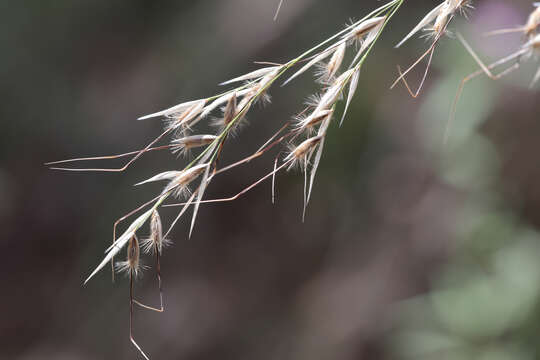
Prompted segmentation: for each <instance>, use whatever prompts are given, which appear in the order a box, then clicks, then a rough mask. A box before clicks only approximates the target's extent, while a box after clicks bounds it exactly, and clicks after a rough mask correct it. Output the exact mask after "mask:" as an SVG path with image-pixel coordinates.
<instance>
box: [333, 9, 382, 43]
mask: <svg viewBox="0 0 540 360" xmlns="http://www.w3.org/2000/svg"><path fill="white" fill-rule="evenodd" d="M385 20H386V16H379V17H374V18H371V19H368V20H366V21H362V22H361V23H360V24H358V25H357V26H355V27H354V28H352V29H351V31H350V32H348V33H347V34H345V35H344V36H343V38H344V39H346V40H347V41H352V42H355V43H357V44H359V45H362V43H363V41H364V39H365V38H366V37H367V35H368V34H369V33H371V32H372V31H373V30H374V29H376V28H377V27H379V26H380V25H382V24H383V23H384V21H385Z"/></svg>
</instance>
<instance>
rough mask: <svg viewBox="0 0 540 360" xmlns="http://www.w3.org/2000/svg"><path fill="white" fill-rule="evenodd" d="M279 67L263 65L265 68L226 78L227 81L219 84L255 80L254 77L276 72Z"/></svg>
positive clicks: (257, 77) (258, 77) (259, 77)
mask: <svg viewBox="0 0 540 360" xmlns="http://www.w3.org/2000/svg"><path fill="white" fill-rule="evenodd" d="M280 68H281V66H269V67H265V68H262V69H258V70H255V71H252V72H250V73H247V74H245V75H241V76H239V77H236V78H234V79H231V80H227V81H224V82H222V83H221V84H219V85H229V84H233V83H235V82H241V81H246V80H255V79H261V78H263V77H265V76H267V75H269V74H272V73H276V72H277V71H279V69H280Z"/></svg>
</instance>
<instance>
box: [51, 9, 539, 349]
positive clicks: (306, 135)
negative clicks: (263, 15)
mask: <svg viewBox="0 0 540 360" xmlns="http://www.w3.org/2000/svg"><path fill="white" fill-rule="evenodd" d="M282 3H283V1H280V2H279V6H278V10H277V12H276V17H277V15H278V12H279V9H280V8H281V7H282ZM403 3H404V0H392V1H390V2H388V3H387V4H385V5H383V6H381V7H379V8H377V9H375V10H374V11H372V12H371V13H369V14H368V15H367V16H365V17H364V18H362V19H361V20H359V21H356V22H353V23H352V24H350V25H348V26H346V28H345V29H343V30H341V31H339V32H337V33H336V34H335V35H333V36H331V37H330V38H328V39H326V40H324V41H322V42H321V43H319V44H317V45H316V46H314V47H313V48H311V49H309V50H307V51H305V52H303V53H302V54H301V55H299V56H297V57H295V58H293V59H292V60H290V61H288V62H286V63H284V64H278V63H271V62H268V63H258V64H259V65H260V68H259V69H257V70H255V71H252V72H249V73H246V74H243V75H240V76H238V77H236V78H234V79H230V80H227V81H225V82H222V83H221V84H220V85H222V86H231V85H233V84H234V86H233V87H231V88H230V89H228V90H225V91H223V92H220V93H218V94H216V95H212V96H209V97H206V98H203V99H195V100H190V101H185V102H182V103H180V104H178V105H175V106H172V107H170V108H168V109H165V110H161V111H158V112H155V113H152V114H149V115H146V116H143V117H140V118H139V119H138V120H147V119H152V118H162V119H163V120H164V130H163V132H162V133H161V134H160V135H159V136H157V137H156V138H155V139H154V140H152V141H150V142H149V143H148V144H147V145H146V146H145V147H144V148H142V149H141V150H138V151H134V152H129V153H125V154H120V155H113V156H104V157H103V156H102V157H91V158H77V159H70V160H63V161H58V162H53V163H49V164H48V165H55V166H58V164H63V163H71V162H78V161H91V160H103V159H115V158H125V157H129V160H128V161H127V162H126V163H125V165H124V166H122V167H120V168H65V167H63V168H61V167H53V169H58V170H65V171H99V172H122V171H124V170H125V169H127V168H128V167H129V166H131V165H132V164H133V163H134V162H135V161H137V159H139V158H140V157H141V156H142V155H144V154H146V153H149V152H152V151H159V150H167V149H168V150H170V151H171V152H172V153H174V154H175V155H178V156H179V157H186V155H188V154H189V153H191V152H196V154H195V155H191V156H192V157H193V160H191V161H189V162H187V164H186V165H185V166H184V167H183V168H180V169H178V168H177V167H176V165H175V166H174V168H173V170H167V171H162V172H159V173H158V174H156V175H155V176H153V177H151V178H149V179H147V180H144V181H141V182H139V183H137V184H136V185H137V186H142V185H144V184H147V183H150V182H166V185H165V186H164V187H163V190H162V191H161V192H160V193H158V194H156V196H155V197H154V198H153V199H151V200H149V201H147V202H145V203H144V204H142V205H141V206H139V207H137V208H136V209H134V210H132V211H130V212H129V213H127V214H125V215H124V216H122V217H120V218H119V219H118V220H117V221H116V222H115V223H114V226H113V238H112V244H111V246H109V247H108V248H107V249H106V254H105V257H104V258H103V259H102V261H101V262H100V263H99V264H98V265H97V267H96V268H95V269H94V270H93V271H92V272H91V274H90V275H89V276H88V277H87V279H86V280H85V283H87V282H88V281H89V280H90V279H92V278H93V277H94V276H95V275H96V274H97V273H98V272H99V271H100V270H102V269H103V268H104V267H105V266H106V265H107V264H108V263H111V264H113V279H114V269H115V268H116V270H117V271H123V272H125V273H127V275H128V277H129V282H130V339H131V342H132V343H133V345H134V346H135V347H136V348H137V349H138V350H139V352H140V353H141V354H142V355H143V356H144V357H145V358H146V359H148V356H147V355H146V354H145V353H144V352H143V351H142V349H141V347H140V346H139V345H138V344H137V343H136V342H135V340H134V338H133V336H132V327H131V323H132V316H133V311H134V305H138V306H139V307H140V308H142V309H148V310H153V311H156V312H163V311H164V309H165V308H164V302H163V292H162V278H161V269H160V258H161V256H162V252H163V249H164V248H165V247H166V246H167V245H168V244H169V243H170V241H169V240H167V239H168V237H169V235H170V233H171V230H172V229H173V228H174V226H175V224H176V223H177V222H178V221H180V219H181V218H182V217H183V216H184V215H185V214H186V212H187V210H188V209H189V208H191V209H192V215H191V221H190V230H189V236H191V234H192V232H193V229H194V226H195V223H196V219H197V214H198V211H199V208H200V205H201V204H207V203H219V202H227V201H233V200H235V199H238V198H239V197H241V196H242V195H244V194H245V193H247V192H248V191H250V190H251V189H253V188H254V187H256V186H258V185H259V184H261V183H262V182H264V181H266V180H270V179H271V181H272V200H274V197H275V194H274V190H275V185H274V181H275V176H276V174H277V173H278V172H281V171H287V170H291V169H294V168H297V169H299V170H300V171H301V172H302V174H303V177H304V194H303V199H304V211H303V215H305V211H306V207H307V204H308V203H309V200H310V197H311V193H312V190H313V185H314V181H315V177H316V173H317V169H318V167H319V165H320V162H321V157H322V154H323V149H324V144H325V139H326V136H327V133H328V131H329V128H330V125H331V124H332V123H338V124H339V125H341V124H342V123H343V121H344V119H345V117H346V114H347V111H348V109H349V106H350V104H351V101H352V100H353V97H354V95H355V92H356V90H357V87H358V84H359V81H360V79H361V76H360V74H361V70H362V67H363V65H364V62H365V60H366V58H367V56H368V55H369V54H370V53H371V51H372V49H373V47H374V45H375V44H376V42H377V40H378V39H379V37H380V35H381V34H382V32H383V30H384V29H385V27H386V25H387V24H388V23H389V21H390V20H391V19H392V18H393V16H394V15H395V14H396V12H397V11H398V10H399V8H400V7H401V6H402V4H403ZM471 8H472V6H471V4H470V2H469V1H467V0H445V1H443V2H442V3H441V4H439V5H438V6H437V7H435V8H434V9H433V10H432V11H430V12H429V13H428V14H427V15H426V16H425V17H424V18H423V19H422V20H421V21H420V22H419V23H418V24H417V25H416V26H415V27H414V28H413V30H412V31H411V32H410V33H409V34H408V35H407V36H406V37H405V38H404V39H403V40H402V41H401V42H400V43H399V44H398V45H397V46H398V47H399V46H401V45H402V44H403V43H404V42H406V41H408V40H409V39H410V38H412V37H413V36H414V35H416V34H418V33H419V32H421V31H422V32H424V34H423V36H424V37H427V38H428V39H429V41H430V45H429V47H428V50H427V51H426V52H425V53H424V54H422V55H421V56H420V58H419V59H418V60H416V61H415V62H414V63H413V64H412V66H410V67H409V68H408V69H407V70H406V71H405V72H401V70H399V71H400V75H399V77H398V79H397V80H396V81H395V82H394V84H393V85H392V87H394V86H395V85H396V84H397V83H398V82H400V81H403V83H404V84H405V85H406V87H407V89H408V90H409V93H410V94H411V96H413V97H417V96H418V95H419V94H420V92H421V89H422V86H423V84H424V82H425V80H426V77H427V74H428V70H429V66H430V64H431V60H432V58H433V55H434V52H435V48H436V46H437V45H438V44H439V42H440V40H441V38H442V37H443V36H444V35H451V33H450V31H449V30H448V27H449V24H450V23H451V21H452V20H453V19H454V17H455V16H456V15H458V14H463V15H466V12H467V10H468V9H471ZM539 23H540V9H538V8H537V9H536V10H535V11H534V12H533V13H532V14H531V16H530V18H529V21H528V22H527V24H526V25H525V26H522V27H518V28H515V29H504V30H499V31H497V32H492V33H491V34H490V35H493V34H502V33H512V32H521V33H523V34H524V36H525V39H526V40H525V42H524V44H523V45H522V47H521V48H520V49H518V50H517V51H516V52H515V53H513V54H511V55H509V56H508V57H505V58H504V59H501V60H499V61H497V62H495V63H493V64H490V65H487V66H486V65H484V64H483V63H482V61H480V59H479V57H478V56H477V55H476V53H475V52H474V51H472V49H471V47H470V46H469V45H468V43H467V42H466V41H465V40H464V39H463V37H462V36H461V35H459V33H457V38H458V39H459V40H460V41H461V42H462V43H463V45H464V46H465V48H466V49H467V50H468V51H469V52H470V53H471V55H472V56H473V58H474V59H475V60H476V61H477V63H478V64H479V65H480V67H481V69H480V70H478V71H476V72H474V73H472V74H470V75H469V76H467V77H466V78H465V79H464V80H463V81H462V83H461V85H460V88H459V90H458V94H457V95H456V100H455V102H454V106H453V110H452V113H451V115H450V116H451V117H453V116H454V115H455V107H456V105H457V101H458V99H459V96H460V94H461V91H462V90H463V87H464V85H465V83H466V82H467V81H469V80H471V79H472V78H475V77H477V76H479V75H480V74H486V75H488V76H489V77H491V78H493V79H498V78H500V77H501V76H504V75H506V74H508V73H510V72H511V71H513V70H515V69H516V68H517V67H519V63H520V60H521V59H528V58H531V57H534V55H535V54H537V53H538V49H540V37H539V35H537V28H538V24H539ZM349 57H350V58H351V59H350V62H348V60H349V59H348V58H349ZM426 57H428V65H427V67H426V70H425V72H424V75H423V77H422V79H421V81H420V85H419V87H418V89H417V90H416V91H415V92H413V91H412V90H411V89H410V87H409V86H408V84H407V81H406V80H405V76H406V75H407V74H409V72H410V71H411V70H412V69H413V68H414V67H416V66H417V65H418V64H419V63H420V62H421V61H422V60H423V59H425V58H426ZM516 59H517V62H516V64H514V65H513V66H511V67H510V68H508V69H506V70H504V71H502V72H501V73H499V74H498V75H494V74H493V73H492V72H491V70H492V69H494V68H496V67H498V66H502V65H503V64H507V63H508V62H510V61H512V60H516ZM293 69H295V71H293ZM309 70H316V71H315V72H316V80H315V81H316V82H317V83H318V84H319V86H320V92H319V93H318V94H315V95H312V96H311V97H310V98H309V100H308V101H307V102H306V104H305V106H304V108H303V111H301V112H300V114H297V115H295V116H293V117H292V119H291V120H290V121H288V122H286V123H285V124H280V125H279V129H278V130H277V131H276V132H275V133H274V134H272V135H271V136H270V137H269V138H268V139H267V141H265V142H264V144H262V145H261V146H260V147H259V149H258V150H257V151H255V152H254V153H253V154H252V155H250V156H248V157H246V158H244V159H240V160H238V161H236V162H234V163H232V164H229V165H227V166H223V167H220V164H219V160H220V158H221V156H222V154H223V152H224V151H226V143H227V140H228V139H230V138H231V137H232V136H241V135H240V134H239V131H240V130H241V127H242V126H243V125H245V124H246V123H247V120H246V115H247V114H248V113H249V111H250V109H251V108H252V107H253V106H254V105H255V104H257V103H269V102H270V94H269V92H270V89H271V88H272V86H273V85H274V83H276V82H278V81H282V82H281V84H282V85H286V84H288V83H290V82H291V81H292V80H294V79H296V78H297V77H298V76H301V75H303V74H305V73H306V72H308V71H309ZM286 76H288V78H286V79H284V78H285V77H286ZM539 78H540V70H539V71H538V73H537V74H536V75H535V76H534V79H533V81H532V83H535V82H537V81H538V79H539ZM340 102H343V112H342V116H341V118H340V119H339V121H338V119H336V118H335V113H336V107H337V106H338V104H339V103H340ZM203 122H206V123H207V124H211V125H213V128H214V129H216V131H215V133H211V134H208V133H198V132H197V125H198V124H200V123H203ZM168 136H170V137H171V140H170V141H169V142H168V143H167V144H165V145H158V143H159V142H160V141H162V140H164V139H165V138H166V137H168ZM277 146H284V148H285V149H287V150H283V151H285V155H284V156H281V157H279V156H278V157H276V158H275V160H274V163H273V168H272V170H271V171H269V172H268V173H267V174H266V175H264V176H262V177H261V178H260V179H259V180H257V181H256V182H254V183H253V184H251V185H249V186H247V187H246V188H244V189H243V190H242V191H240V192H238V193H237V194H235V195H233V196H228V197H224V198H219V199H206V198H205V197H204V195H205V191H206V189H207V188H208V186H209V185H210V184H211V183H212V182H213V181H215V180H216V179H217V178H218V176H219V175H220V174H222V173H224V172H228V171H231V170H234V169H235V168H236V167H238V166H241V165H245V164H247V163H249V162H250V161H252V160H254V159H256V158H258V157H260V156H262V155H263V154H265V153H267V152H268V151H269V150H270V149H273V148H274V147H277ZM171 200H172V202H171ZM175 200H176V201H175ZM165 207H167V208H175V207H177V208H179V211H178V214H177V216H176V218H175V219H174V221H173V222H172V223H171V224H168V227H167V230H166V231H164V228H163V225H162V222H161V218H160V215H159V211H161V210H162V208H165ZM133 216H137V217H136V218H135V220H133V221H132V222H131V223H130V225H129V226H127V229H126V230H125V231H123V232H122V234H121V235H120V236H118V237H117V236H116V233H117V227H118V225H119V224H120V223H122V222H124V221H125V220H127V219H128V218H131V217H133ZM146 223H149V228H150V229H149V234H150V235H149V236H148V237H147V238H145V239H144V240H142V241H141V243H139V240H138V238H137V234H138V233H140V232H141V231H142V230H141V229H142V228H143V226H144V225H145V224H146ZM126 245H127V259H126V260H125V261H122V262H119V263H118V264H116V266H114V258H115V257H116V256H117V255H118V254H119V252H120V251H121V249H122V248H124V247H125V246H126ZM141 250H142V253H143V254H150V255H153V256H154V261H155V267H156V279H157V282H158V289H159V296H160V307H159V308H157V307H156V308H155V307H151V306H148V305H145V304H143V303H141V302H139V301H137V300H136V299H135V298H134V294H133V282H134V281H135V280H136V278H137V275H138V274H139V273H140V271H141V270H142V269H143V267H142V265H141V261H140V257H141Z"/></svg>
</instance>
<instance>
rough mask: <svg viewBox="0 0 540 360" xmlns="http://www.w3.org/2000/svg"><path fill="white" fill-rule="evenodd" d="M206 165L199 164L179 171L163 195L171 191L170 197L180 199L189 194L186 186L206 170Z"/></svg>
mask: <svg viewBox="0 0 540 360" xmlns="http://www.w3.org/2000/svg"><path fill="white" fill-rule="evenodd" d="M208 166H209V165H208V164H200V165H197V166H194V167H192V168H189V169H187V170H184V171H181V172H180V173H179V174H177V175H176V176H175V177H174V178H173V179H172V180H171V181H170V182H169V184H168V185H167V186H166V187H165V189H164V190H163V194H165V193H168V192H170V191H172V195H173V196H175V197H177V198H182V197H185V196H187V195H189V194H190V190H189V187H188V185H189V184H190V183H191V182H192V181H193V180H195V179H196V178H198V177H199V175H201V174H202V173H203V172H204V171H205V170H206V169H207V168H208Z"/></svg>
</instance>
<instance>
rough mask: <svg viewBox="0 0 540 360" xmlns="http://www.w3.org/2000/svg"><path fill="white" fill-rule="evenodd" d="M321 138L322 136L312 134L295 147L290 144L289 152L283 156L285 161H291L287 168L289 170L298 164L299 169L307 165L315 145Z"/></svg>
mask: <svg viewBox="0 0 540 360" xmlns="http://www.w3.org/2000/svg"><path fill="white" fill-rule="evenodd" d="M322 138H323V137H322V136H314V137H311V138H309V139H307V140H305V141H303V142H302V143H301V144H300V145H298V146H296V147H294V146H291V149H290V153H289V154H288V155H287V156H286V157H285V161H286V162H287V161H290V162H291V164H290V165H289V167H288V168H287V169H288V170H290V169H292V168H294V167H296V166H299V167H300V168H301V169H305V168H306V167H307V164H308V161H309V157H310V156H311V154H312V153H313V151H314V150H315V148H316V147H317V145H318V144H319V143H320V142H321V140H322Z"/></svg>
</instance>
